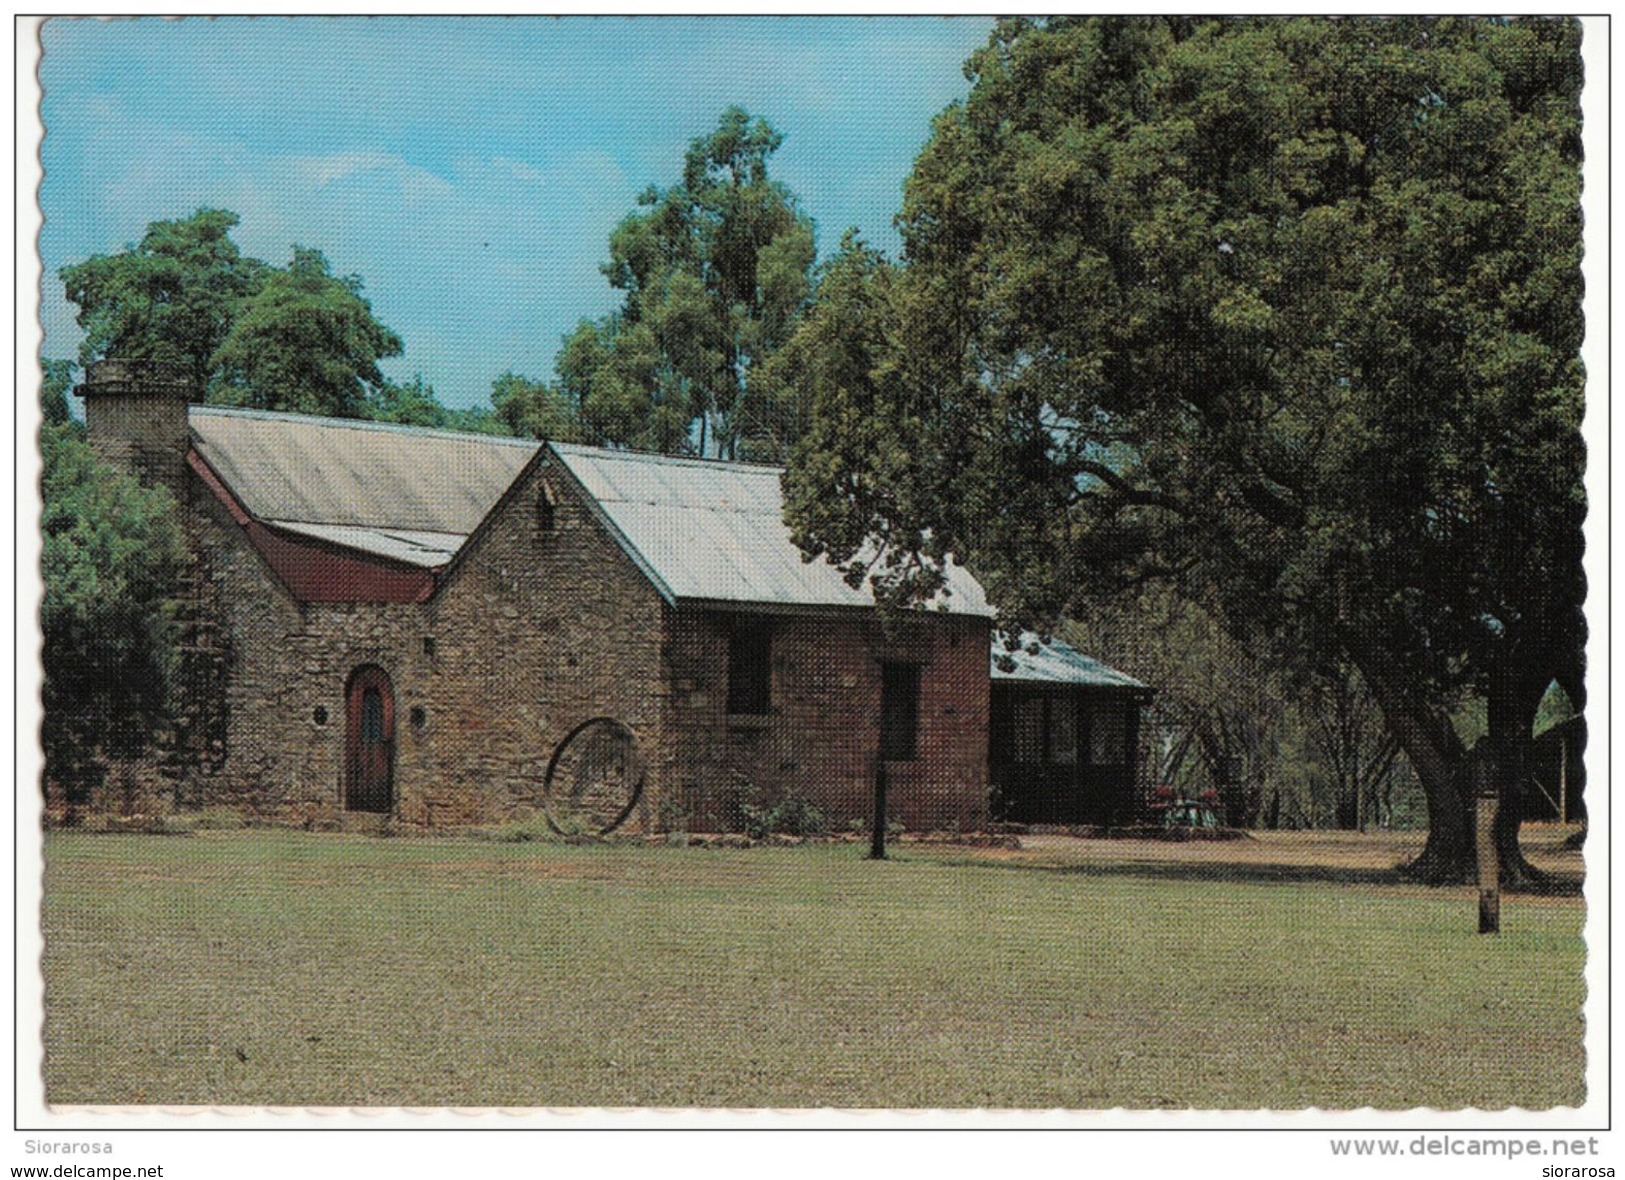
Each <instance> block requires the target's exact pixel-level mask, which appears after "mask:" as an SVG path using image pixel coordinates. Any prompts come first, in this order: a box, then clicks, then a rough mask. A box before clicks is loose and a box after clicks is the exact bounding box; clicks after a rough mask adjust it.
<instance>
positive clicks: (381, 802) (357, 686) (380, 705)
mask: <svg viewBox="0 0 1625 1180" xmlns="http://www.w3.org/2000/svg"><path fill="white" fill-rule="evenodd" d="M344 715H345V727H344V750H345V758H344V765H345V774H344V806H345V809H346V810H349V811H379V812H388V811H390V810H391V809H392V808H393V806H394V802H395V693H394V690H393V689H391V688H390V685H389V675H388V674H387V673H386V672H385V671H384V670H383V669H382V668H378V667H374V666H372V665H368V666H367V667H364V668H357V669H356V670H355V673H354V674H353V675H352V676H351V677H350V687H349V688H348V689H346V690H345V694H344Z"/></svg>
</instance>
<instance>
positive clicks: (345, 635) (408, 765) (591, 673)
mask: <svg viewBox="0 0 1625 1180" xmlns="http://www.w3.org/2000/svg"><path fill="white" fill-rule="evenodd" d="M543 458H544V461H545V460H546V459H547V457H546V456H544V457H543ZM544 485H545V486H546V487H547V488H549V489H550V500H551V504H550V506H549V508H548V509H547V510H546V511H543V510H541V509H540V508H539V499H540V497H541V496H542V494H543V487H544ZM193 490H194V496H195V497H196V500H197V502H198V510H199V511H198V515H199V516H200V517H202V518H204V520H202V521H200V524H199V527H198V530H197V531H198V536H199V538H200V544H201V545H202V546H203V547H204V548H205V549H206V550H207V551H208V553H209V557H210V566H211V568H212V569H213V570H214V571H215V577H216V579H217V582H218V588H219V591H220V593H219V601H220V602H221V603H222V604H223V605H222V609H223V611H224V612H225V614H226V616H227V617H226V620H225V628H226V630H227V631H228V632H229V633H230V635H231V636H232V653H233V654H232V660H231V668H230V673H229V676H228V687H227V689H226V694H227V698H228V700H227V704H228V712H229V718H230V720H229V727H228V738H227V745H228V755H227V758H226V761H225V764H224V766H223V768H222V769H221V771H220V773H219V774H218V775H216V776H214V782H213V783H212V784H211V785H210V787H209V789H208V791H207V797H208V801H209V802H213V803H225V804H230V805H234V806H237V807H240V808H242V809H243V810H245V811H247V812H251V813H253V814H257V815H261V816H265V817H271V818H277V819H282V820H292V821H295V822H301V821H303V822H310V823H325V822H331V821H334V820H339V819H341V818H342V815H343V776H344V755H345V689H346V685H347V683H348V681H349V678H350V676H351V675H352V674H353V672H354V671H355V669H357V668H359V667H362V666H364V665H368V664H371V665H376V666H378V667H380V668H382V669H383V670H384V671H385V672H386V673H387V674H388V676H389V678H390V682H391V686H392V689H393V693H394V698H395V714H396V733H395V739H396V740H395V795H396V801H397V802H396V811H395V815H396V818H397V819H398V820H399V821H400V822H402V823H404V824H408V825H412V826H421V827H443V826H452V825H462V824H470V823H491V822H499V821H501V820H504V819H508V818H520V817H524V816H527V815H530V814H533V813H534V812H535V811H537V810H539V808H540V805H541V791H542V782H543V776H544V773H545V771H546V768H547V761H548V758H549V756H550V755H551V753H552V751H553V748H554V746H555V745H556V744H557V743H558V741H559V739H560V738H562V737H563V736H564V735H565V734H566V733H568V732H569V730H570V729H572V728H573V727H574V726H575V725H576V724H578V723H579V722H581V721H584V720H586V719H588V718H590V717H593V716H598V715H602V714H607V715H610V716H614V717H616V718H618V719H619V720H621V721H623V722H624V723H626V724H627V725H629V726H631V727H632V729H633V730H634V732H636V733H637V735H638V740H639V746H640V749H641V750H642V751H643V752H644V753H645V755H649V754H651V753H652V752H653V751H655V750H657V749H658V748H659V743H660V738H661V734H660V719H661V702H662V689H661V676H660V633H661V613H660V611H661V605H660V600H659V598H658V596H657V595H656V594H655V592H654V590H653V588H652V587H650V585H649V584H648V582H647V581H646V580H645V579H644V578H643V577H642V575H641V574H639V573H638V572H637V570H636V569H635V568H634V567H633V566H632V564H631V562H630V561H629V560H627V559H626V557H625V556H624V555H623V554H622V553H621V551H620V550H619V549H618V547H617V546H616V545H615V544H614V542H613V541H612V540H611V539H610V538H609V537H608V536H607V535H606V534H605V533H604V531H603V529H602V528H601V526H599V525H598V523H597V522H596V520H595V519H594V518H593V516H592V514H591V511H590V509H589V508H588V507H587V505H586V504H585V502H584V500H583V496H582V494H581V492H580V489H579V488H578V487H577V486H576V485H575V484H574V481H573V480H572V479H571V477H570V476H569V474H568V473H567V472H565V471H563V470H562V469H561V468H559V467H558V466H557V465H556V464H549V465H545V466H544V465H538V466H537V467H535V468H533V469H531V470H529V471H528V472H527V473H526V474H525V475H523V476H521V477H520V479H519V480H518V481H517V482H516V484H515V485H514V487H513V488H512V489H510V492H509V494H508V495H507V496H506V497H505V498H504V502H503V503H502V505H501V506H499V508H498V509H497V511H496V512H495V513H493V515H492V517H491V518H490V519H489V520H488V521H487V523H486V526H485V527H484V528H483V529H482V531H481V533H480V534H477V535H476V537H475V538H474V539H473V540H472V541H471V542H470V549H469V551H468V552H467V553H466V554H465V559H464V560H463V561H462V563H461V564H460V565H459V566H457V567H455V568H454V569H453V571H452V572H451V573H450V574H449V575H448V576H447V579H446V581H445V584H444V585H443V586H442V587H441V589H440V590H439V592H438V593H437V594H436V595H435V597H434V598H432V599H431V600H430V601H428V602H425V603H313V604H304V605H300V604H297V603H295V602H294V601H293V600H292V599H291V598H290V597H289V596H288V595H287V593H286V592H285V590H284V589H283V588H282V587H281V586H280V584H278V583H277V581H276V579H275V576H274V575H273V574H272V573H271V571H270V569H269V568H268V567H267V566H266V564H265V562H264V561H263V560H262V559H261V558H260V557H259V555H258V553H256V552H255V551H254V550H253V549H252V547H251V546H249V545H248V543H247V541H246V538H245V537H244V535H243V532H242V530H241V528H240V527H239V526H237V524H236V523H235V522H234V521H233V520H232V519H231V518H230V516H229V515H228V514H227V513H226V512H225V511H224V510H223V509H222V508H221V507H220V506H219V504H218V502H217V501H214V499H213V496H212V494H211V493H209V492H208V491H207V490H206V489H204V488H203V487H202V486H201V484H199V483H197V482H196V481H194V484H193ZM549 518H550V519H549ZM318 711H320V714H319V713H318ZM319 716H320V717H321V719H320V720H318V717H319ZM657 790H658V786H657V783H656V782H654V781H651V782H650V783H649V785H648V788H647V791H646V794H645V797H644V802H643V804H642V806H641V807H640V808H639V810H638V811H637V812H636V813H635V814H634V815H633V817H632V818H631V820H630V821H629V827H630V828H631V829H632V830H636V829H638V828H646V827H648V826H649V824H650V823H651V822H652V819H651V817H652V815H653V809H654V806H655V802H654V800H655V794H656V792H657Z"/></svg>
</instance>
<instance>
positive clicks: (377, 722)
mask: <svg viewBox="0 0 1625 1180" xmlns="http://www.w3.org/2000/svg"><path fill="white" fill-rule="evenodd" d="M361 740H362V741H364V742H366V743H367V744H368V745H373V746H376V745H379V744H380V743H382V742H383V740H384V698H383V696H382V695H380V694H379V692H378V690H377V689H376V688H369V689H367V690H365V691H364V692H363V693H362V694H361Z"/></svg>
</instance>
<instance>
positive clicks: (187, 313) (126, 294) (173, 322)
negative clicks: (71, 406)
mask: <svg viewBox="0 0 1625 1180" xmlns="http://www.w3.org/2000/svg"><path fill="white" fill-rule="evenodd" d="M237 224H238V217H237V215H236V214H235V213H230V212H227V211H226V210H224V209H199V210H198V211H197V212H196V213H194V214H192V216H191V217H188V218H186V219H184V220H178V221H155V222H153V223H152V224H151V225H149V226H148V227H147V232H146V234H145V235H144V236H143V237H142V239H141V241H140V242H139V243H137V244H136V245H133V246H130V247H128V248H127V249H126V250H125V251H124V252H122V253H120V254H113V255H105V254H98V255H95V256H93V257H91V258H89V259H87V260H85V261H84V262H81V263H78V264H76V265H74V266H68V267H64V268H63V269H62V271H61V278H62V282H63V285H64V287H65V288H66V290H67V296H68V299H69V300H70V301H71V302H73V303H75V304H77V305H78V306H79V316H78V322H79V326H80V327H82V328H83V329H84V330H85V340H84V344H83V345H82V346H81V348H80V354H79V360H80V362H81V363H85V364H88V363H89V362H90V361H93V360H97V359H99V358H101V357H108V356H118V357H124V358H126V359H130V360H151V361H158V362H161V363H163V364H167V365H173V366H175V367H177V368H178V369H180V370H181V371H183V372H185V373H186V374H187V375H188V376H189V377H190V379H191V380H192V381H194V382H195V383H196V384H197V387H198V389H199V390H202V389H204V388H205V387H206V386H207V385H208V384H209V382H210V380H211V379H212V377H213V375H214V368H215V365H214V359H213V358H214V354H215V350H216V349H218V348H219V347H220V345H221V343H222V342H223V341H224V340H225V339H226V336H227V334H228V333H229V332H230V330H231V326H232V323H233V322H234V321H235V320H236V318H237V315H238V312H239V311H240V309H241V308H242V306H243V304H244V303H245V302H247V301H248V300H249V299H251V298H252V297H253V296H254V295H255V294H257V293H258V292H259V291H260V289H261V288H262V287H263V286H264V285H265V282H266V280H267V279H268V278H269V276H270V273H271V268H270V267H268V266H266V264H265V263H263V262H260V261H259V260H257V259H253V258H244V257H243V256H242V254H241V252H240V251H239V250H238V249H237V244H236V243H235V242H233V241H232V240H231V231H232V230H233V229H235V228H236V226H237Z"/></svg>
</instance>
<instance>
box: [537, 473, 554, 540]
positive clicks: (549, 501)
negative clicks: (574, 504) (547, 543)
mask: <svg viewBox="0 0 1625 1180" xmlns="http://www.w3.org/2000/svg"><path fill="white" fill-rule="evenodd" d="M558 503H559V498H558V496H557V495H556V494H555V493H554V491H553V485H552V484H548V483H544V484H543V485H542V490H541V491H540V492H539V493H538V494H537V496H536V527H537V528H539V529H541V530H542V532H544V533H550V532H552V531H553V525H554V523H555V520H556V518H557V516H558V511H557V509H558Z"/></svg>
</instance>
